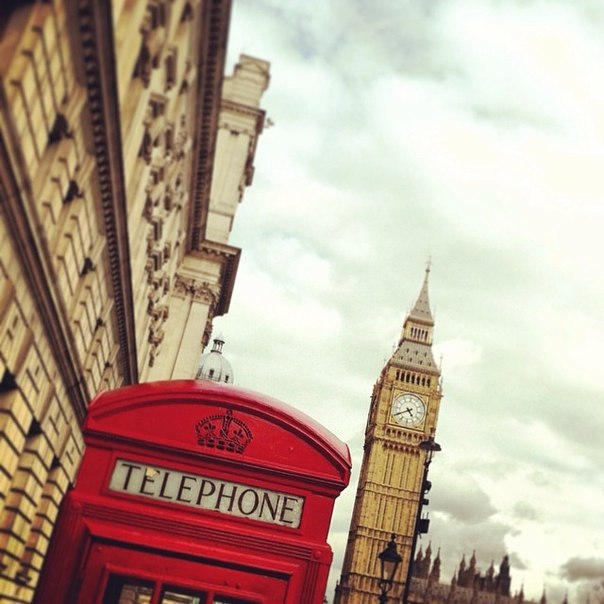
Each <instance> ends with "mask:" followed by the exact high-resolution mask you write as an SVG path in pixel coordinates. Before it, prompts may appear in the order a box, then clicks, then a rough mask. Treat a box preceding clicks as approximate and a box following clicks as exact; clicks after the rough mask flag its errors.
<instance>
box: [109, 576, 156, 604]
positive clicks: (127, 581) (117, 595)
mask: <svg viewBox="0 0 604 604" xmlns="http://www.w3.org/2000/svg"><path fill="white" fill-rule="evenodd" d="M152 597H153V583H151V582H150V581H140V580H138V579H134V578H132V577H119V576H115V575H113V576H111V577H110V578H109V582H108V583H107V589H106V590H105V596H104V597H103V604H150V602H151V598H152Z"/></svg>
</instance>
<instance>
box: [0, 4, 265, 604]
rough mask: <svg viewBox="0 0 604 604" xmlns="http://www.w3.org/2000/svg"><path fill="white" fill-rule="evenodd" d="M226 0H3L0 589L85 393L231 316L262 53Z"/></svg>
mask: <svg viewBox="0 0 604 604" xmlns="http://www.w3.org/2000/svg"><path fill="white" fill-rule="evenodd" d="M230 8H231V7H230V2H229V1H228V0H188V1H186V0H113V1H111V0H107V1H102V2H101V1H96V0H47V1H44V2H42V1H33V0H30V1H20V2H19V1H15V0H8V1H6V2H2V4H1V6H0V380H1V381H0V599H2V601H15V602H28V601H29V600H30V599H31V597H32V594H33V591H34V589H35V586H36V582H37V579H38V574H39V571H40V568H41V565H42V561H43V558H44V554H45V552H46V548H47V545H48V542H49V538H50V535H51V532H52V526H53V522H54V520H55V518H56V515H57V511H58V506H59V503H60V501H61V498H62V496H63V494H64V493H65V491H66V490H67V489H68V488H69V485H70V483H71V482H72V481H73V479H74V476H75V473H76V470H77V467H78V463H79V460H80V456H81V454H82V438H81V433H80V429H79V425H80V423H81V421H82V419H83V417H84V415H85V413H86V406H87V403H88V401H89V400H90V399H91V398H92V397H93V396H94V394H95V393H97V392H99V391H100V390H104V389H111V388H115V387H117V386H120V385H122V384H129V383H135V382H138V381H146V380H155V379H169V378H181V377H187V378H188V377H192V376H193V375H194V372H195V369H196V364H197V361H198V358H199V353H200V352H201V349H202V345H205V344H206V343H207V341H208V339H209V337H210V332H211V324H212V319H213V317H214V316H216V315H220V314H223V313H225V312H226V311H227V310H228V307H229V302H230V298H231V292H232V289H233V283H234V280H235V275H236V272H237V265H238V261H239V254H240V250H239V249H237V248H235V247H233V246H231V245H229V243H228V238H229V232H230V229H231V225H232V222H233V218H234V216H235V212H236V209H237V205H238V203H239V202H240V200H241V197H242V194H243V191H244V188H245V187H246V186H247V185H249V184H251V182H252V177H253V172H254V168H253V160H254V154H255V148H256V143H257V139H258V135H259V134H260V132H261V130H262V127H263V123H264V118H265V116H264V112H263V111H262V110H261V109H260V106H259V104H260V99H261V96H262V93H263V92H264V90H265V89H266V87H267V86H268V81H269V73H268V69H269V65H268V63H266V62H265V61H261V60H258V59H254V58H251V57H248V56H242V57H241V58H240V61H239V63H238V65H237V66H236V68H235V72H234V74H233V75H232V76H230V77H226V78H225V77H224V76H223V73H224V62H225V53H226V42H227V33H228V27H229V18H230Z"/></svg>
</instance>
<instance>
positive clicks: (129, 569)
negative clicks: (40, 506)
mask: <svg viewBox="0 0 604 604" xmlns="http://www.w3.org/2000/svg"><path fill="white" fill-rule="evenodd" d="M84 437H85V441H86V445H87V450H86V453H85V455H84V459H83V461H82V465H81V468H80V472H79V475H78V479H77V483H76V486H75V488H74V490H73V491H72V492H71V493H70V494H69V495H68V496H67V497H66V499H65V501H64V504H63V506H62V510H61V514H60V517H59V521H58V523H57V527H56V529H55V535H54V537H53V541H52V544H51V547H50V550H49V554H48V558H47V561H46V564H45V567H44V569H43V574H42V577H41V581H40V588H39V590H38V601H39V602H47V601H49V600H48V597H47V596H48V593H50V592H48V590H49V589H52V594H53V600H52V601H53V602H54V601H56V602H57V603H59V602H78V601H81V602H95V601H98V602H103V604H107V601H106V600H103V598H104V596H102V593H103V592H104V590H106V589H109V590H110V591H111V589H114V588H115V585H114V584H115V581H116V580H117V579H115V578H113V579H112V578H111V577H112V576H113V575H112V574H111V573H112V572H113V574H114V575H115V574H116V573H117V574H119V575H120V576H122V575H126V576H128V577H131V578H132V580H133V581H135V580H142V579H144V580H145V581H151V583H152V587H149V585H150V584H149V585H147V584H145V587H141V589H145V590H151V591H149V593H151V592H153V593H154V594H155V595H153V602H155V601H157V602H159V601H160V599H159V598H160V596H159V595H157V594H159V593H160V592H161V590H162V589H164V587H162V586H163V585H164V584H165V585H168V583H169V582H170V581H171V582H172V583H171V584H173V585H176V586H177V587H178V586H180V587H178V589H181V588H182V589H185V588H186V589H193V590H197V591H198V592H199V593H202V592H203V593H204V594H210V595H207V598H209V600H208V601H212V598H213V597H214V596H212V595H211V594H214V593H216V594H218V593H219V592H220V593H221V594H222V593H223V592H224V593H223V595H225V594H226V595H225V597H226V596H229V597H234V596H233V594H239V596H240V597H239V596H238V597H239V599H240V600H241V601H245V602H248V601H249V602H270V603H279V602H284V603H290V604H306V603H308V604H313V603H315V602H317V603H319V602H322V601H323V595H324V590H325V584H326V581H327V574H328V570H329V565H330V564H331V559H332V553H331V549H330V547H329V545H328V544H327V542H326V538H327V532H328V529H329V523H330V520H331V515H332V512H333V505H334V500H335V498H336V497H337V496H338V494H339V493H340V492H341V490H342V489H343V488H345V487H346V485H347V484H348V481H349V478H350V456H349V453H348V449H347V447H346V445H345V444H343V443H341V442H340V441H339V440H338V439H337V438H336V437H335V436H334V435H332V434H331V433H330V432H328V431H327V430H325V429H324V428H323V427H322V426H320V425H319V424H317V423H316V422H315V421H313V420H312V419H311V418H309V417H307V416H305V415H304V414H303V413H301V412H299V411H297V410H295V409H292V408H291V407H288V406H287V405H285V404H284V403H281V402H279V401H275V400H274V399H271V398H268V397H265V396H262V395H259V394H256V393H252V392H249V391H245V390H241V389H237V388H234V387H230V386H225V385H220V384H215V383H211V382H203V381H193V380H187V381H173V382H160V383H154V384H142V385H139V386H132V387H128V388H124V389H121V390H117V391H114V392H108V393H104V394H101V395H100V396H98V397H97V398H96V399H95V400H94V401H93V402H92V403H91V405H90V410H89V415H88V417H87V419H86V421H85V424H84ZM112 569H113V570H112ZM137 578H138V579H137ZM120 580H121V579H120ZM128 581H130V579H128ZM108 585H110V587H107V586H108ZM229 585H230V586H231V587H229ZM111 586H113V587H111ZM233 586H238V587H233ZM165 589H168V588H165ZM169 589H172V587H169ZM174 589H176V587H175V588H174ZM220 590H222V591H220ZM176 591H178V590H176ZM112 593H113V592H112ZM179 593H180V592H179ZM195 593H197V592H195ZM241 594H244V595H245V597H243V595H241ZM107 597H109V596H107ZM204 597H205V596H204ZM217 597H218V596H217ZM221 597H222V596H221ZM94 598H97V599H96V600H95V599H94ZM246 598H247V599H246ZM254 598H255V599H254ZM227 599H228V598H227Z"/></svg>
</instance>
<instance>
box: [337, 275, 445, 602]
mask: <svg viewBox="0 0 604 604" xmlns="http://www.w3.org/2000/svg"><path fill="white" fill-rule="evenodd" d="M429 274H430V268H429V266H428V267H427V268H426V276H425V278H424V282H423V284H422V288H421V291H420V293H419V297H418V299H417V302H416V303H415V306H414V307H413V309H412V310H411V312H410V313H409V315H408V316H407V318H406V319H405V322H404V324H403V329H402V333H401V336H400V338H399V341H398V346H397V348H396V350H395V351H394V353H393V355H392V356H391V357H390V359H389V360H388V362H387V363H386V365H385V366H384V368H383V369H382V372H381V373H380V376H379V378H378V380H377V382H376V384H375V386H374V388H373V394H372V397H371V407H370V409H369V417H368V419H367V427H366V429H365V442H364V447H363V449H364V454H363V463H362V465H361V472H360V476H359V484H358V487H357V493H356V500H355V504H354V511H353V515H352V520H351V522H350V531H349V533H348V544H347V546H346V554H345V557H344V564H343V567H342V576H341V579H340V582H339V585H338V587H337V588H336V597H335V604H369V603H372V604H374V603H375V602H377V601H378V596H379V594H380V587H379V579H380V563H379V558H378V555H379V554H380V552H381V551H382V550H384V548H385V547H386V545H387V543H388V541H389V540H390V537H391V535H394V536H395V541H396V545H397V549H398V552H399V553H400V554H401V556H402V562H401V564H400V566H399V570H398V571H397V575H396V576H395V578H394V585H393V587H392V589H391V591H390V592H389V594H388V595H389V597H390V598H391V599H392V601H396V600H397V599H400V596H401V595H402V593H403V586H404V582H405V577H406V573H407V566H408V563H409V556H410V554H411V543H412V539H413V532H414V527H415V519H416V515H417V510H418V505H419V498H420V493H421V488H422V479H423V470H424V460H425V455H426V453H425V452H424V451H423V450H422V449H421V448H420V447H419V443H421V442H422V441H425V440H427V439H428V438H430V437H432V436H434V432H435V429H436V422H437V419H438V409H439V406H440V399H441V396H442V393H441V385H440V370H439V368H438V367H437V365H436V363H435V362H434V357H433V355H432V334H433V330H434V319H433V317H432V312H431V310H430V302H429V298H428V277H429Z"/></svg>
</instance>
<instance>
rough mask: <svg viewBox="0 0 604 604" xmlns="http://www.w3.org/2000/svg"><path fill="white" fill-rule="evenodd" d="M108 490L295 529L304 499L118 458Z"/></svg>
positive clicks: (300, 515) (298, 524)
mask: <svg viewBox="0 0 604 604" xmlns="http://www.w3.org/2000/svg"><path fill="white" fill-rule="evenodd" d="M109 488H110V489H111V490H112V491H116V492H118V493H128V494H130V495H136V496H139V497H146V498H149V499H155V500H159V501H169V502H172V503H175V504H177V505H186V506H190V507H197V508H200V509H202V510H215V511H217V512H220V513H222V514H230V515H233V516H240V517H244V518H252V519H254V520H260V521H262V522H268V523H270V524H279V525H281V526H289V527H291V528H298V527H299V526H300V520H301V518H302V509H303V507H304V497H300V496H298V495H291V494H287V493H279V492H277V491H270V490H268V489H263V488H260V487H253V486H250V485H244V484H239V483H236V482H230V481H228V480H221V479H220V478H210V477H208V476H199V475H197V474H185V473H184V472H178V471H176V470H168V469H166V468H158V467H156V466H147V465H145V464H144V463H135V462H132V461H126V460H124V459H118V460H117V462H116V464H115V468H114V469H113V473H112V474H111V479H110V481H109Z"/></svg>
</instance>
